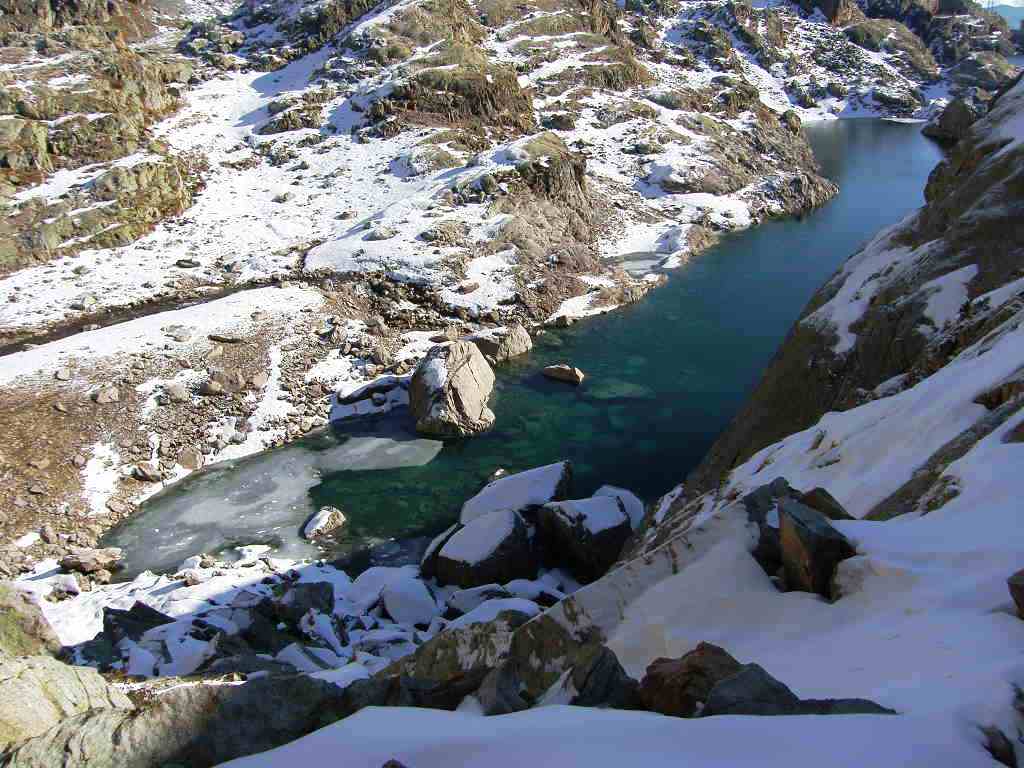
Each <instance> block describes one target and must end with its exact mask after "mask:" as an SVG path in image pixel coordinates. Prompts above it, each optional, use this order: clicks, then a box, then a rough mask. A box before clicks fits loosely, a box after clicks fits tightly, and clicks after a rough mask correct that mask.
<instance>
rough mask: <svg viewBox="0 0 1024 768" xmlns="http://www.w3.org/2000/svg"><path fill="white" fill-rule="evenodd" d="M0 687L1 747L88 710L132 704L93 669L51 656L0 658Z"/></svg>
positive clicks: (38, 733) (29, 736) (121, 708)
mask: <svg viewBox="0 0 1024 768" xmlns="http://www.w3.org/2000/svg"><path fill="white" fill-rule="evenodd" d="M0 690H2V691H3V696H0V749H2V748H3V747H4V746H5V745H7V744H10V743H12V742H17V741H22V740H24V739H29V738H32V737H33V736H38V735H40V734H42V733H44V732H45V731H47V730H48V729H50V728H52V727H54V726H56V725H57V724H58V723H59V722H60V721H62V720H64V719H65V718H68V717H72V716H74V715H78V714H81V713H83V712H88V711H89V710H93V709H104V708H115V709H120V710H131V709H133V708H134V707H133V705H132V703H131V702H130V701H129V700H128V697H127V696H125V695H124V694H123V693H122V692H121V691H120V690H118V689H117V688H114V687H112V686H110V685H108V684H107V681H106V680H104V679H103V678H102V677H100V674H99V673H98V672H97V671H96V670H95V669H92V668H91V667H72V666H69V665H67V664H65V663H63V662H61V661H58V660H57V659H54V658H51V657H49V656H29V657H25V658H18V659H0Z"/></svg>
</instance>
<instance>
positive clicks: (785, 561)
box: [779, 501, 855, 599]
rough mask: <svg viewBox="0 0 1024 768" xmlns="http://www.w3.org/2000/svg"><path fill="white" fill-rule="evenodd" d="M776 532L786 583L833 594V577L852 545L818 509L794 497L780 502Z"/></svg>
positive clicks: (797, 587) (810, 590)
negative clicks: (792, 499)
mask: <svg viewBox="0 0 1024 768" xmlns="http://www.w3.org/2000/svg"><path fill="white" fill-rule="evenodd" d="M779 533H780V539H781V546H782V567H783V569H784V570H785V574H786V587H787V588H788V589H796V590H801V591H803V592H816V593H818V594H819V595H821V596H822V597H825V598H829V599H831V598H832V577H833V575H835V572H836V566H837V565H839V563H840V562H841V561H842V560H845V559H846V558H848V557H853V555H854V554H855V550H854V548H853V545H852V544H850V542H849V541H848V540H847V539H846V537H845V536H843V535H842V534H841V533H839V531H837V530H836V529H835V528H833V527H832V526H831V525H829V522H828V519H827V518H826V517H825V516H824V515H823V514H821V513H820V512H818V511H817V510H814V509H811V508H810V507H806V506H804V505H803V504H800V503H798V502H795V501H782V502H781V503H780V504H779Z"/></svg>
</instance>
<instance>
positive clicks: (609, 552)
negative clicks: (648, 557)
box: [537, 496, 633, 584]
mask: <svg viewBox="0 0 1024 768" xmlns="http://www.w3.org/2000/svg"><path fill="white" fill-rule="evenodd" d="M537 527H538V536H539V537H540V539H541V541H542V542H543V546H544V547H545V549H546V550H547V551H548V553H549V554H548V559H549V560H550V562H551V563H552V564H554V563H558V564H559V565H564V566H567V567H568V568H569V570H570V571H571V573H572V575H573V577H574V578H576V580H577V581H579V582H580V583H582V584H587V583H589V582H591V581H594V580H595V579H599V578H600V577H601V576H603V575H604V573H605V572H606V571H607V570H608V569H609V568H610V567H611V566H612V564H613V563H614V562H615V561H616V560H617V559H618V557H619V553H620V552H622V547H623V545H624V544H625V543H626V540H627V539H628V538H629V537H630V535H631V534H632V532H633V528H632V526H631V525H630V522H629V516H628V515H627V514H626V510H625V507H624V506H623V504H622V501H621V500H620V499H618V498H617V497H615V496H598V497H595V498H592V499H581V500H579V501H557V502H551V503H548V504H545V505H544V506H543V507H541V508H540V510H538V513H537Z"/></svg>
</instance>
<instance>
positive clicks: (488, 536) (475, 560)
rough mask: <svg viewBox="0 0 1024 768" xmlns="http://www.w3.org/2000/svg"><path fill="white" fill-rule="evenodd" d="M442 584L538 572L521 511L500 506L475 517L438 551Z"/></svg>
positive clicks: (503, 579) (466, 584)
mask: <svg viewBox="0 0 1024 768" xmlns="http://www.w3.org/2000/svg"><path fill="white" fill-rule="evenodd" d="M435 570H436V573H437V580H438V582H439V583H441V584H457V585H458V586H460V587H477V586H481V585H483V584H492V583H495V582H499V583H502V584H503V583H505V582H507V581H512V580H513V579H532V578H535V577H536V576H537V559H536V555H535V553H534V551H533V547H532V545H531V542H530V537H529V533H528V531H527V527H526V523H525V521H524V520H523V518H522V517H521V516H520V515H519V513H518V512H515V511H514V510H511V509H498V510H495V511H493V512H489V513H487V514H485V515H482V516H480V517H477V518H475V519H473V520H471V521H470V522H469V523H467V524H466V525H464V526H463V527H462V528H460V529H459V530H458V531H457V532H456V533H455V534H454V535H453V536H452V537H451V538H450V539H448V541H447V542H445V544H444V546H443V547H441V549H440V551H439V552H438V553H437V559H436V565H435Z"/></svg>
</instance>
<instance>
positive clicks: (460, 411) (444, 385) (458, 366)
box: [409, 341, 494, 437]
mask: <svg viewBox="0 0 1024 768" xmlns="http://www.w3.org/2000/svg"><path fill="white" fill-rule="evenodd" d="M493 389H494V372H493V371H492V370H491V367H490V366H489V365H488V364H487V361H486V360H485V359H484V356H483V355H482V354H481V353H480V350H479V349H478V348H477V346H476V345H475V344H472V343H470V342H467V341H456V342H452V343H450V344H440V345H438V346H436V347H434V348H432V349H431V350H430V351H429V352H427V354H426V356H425V357H424V358H423V360H421V361H420V364H419V365H418V366H417V367H416V371H415V373H413V375H412V381H411V382H410V384H409V409H410V410H411V411H412V415H413V418H415V419H416V431H417V432H420V433H422V434H425V435H433V436H436V437H467V436H469V435H475V434H478V433H480V432H484V431H486V430H488V429H490V428H491V427H492V426H493V425H494V413H493V412H492V411H491V409H490V408H488V407H487V400H488V398H490V396H491V390H493Z"/></svg>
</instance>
